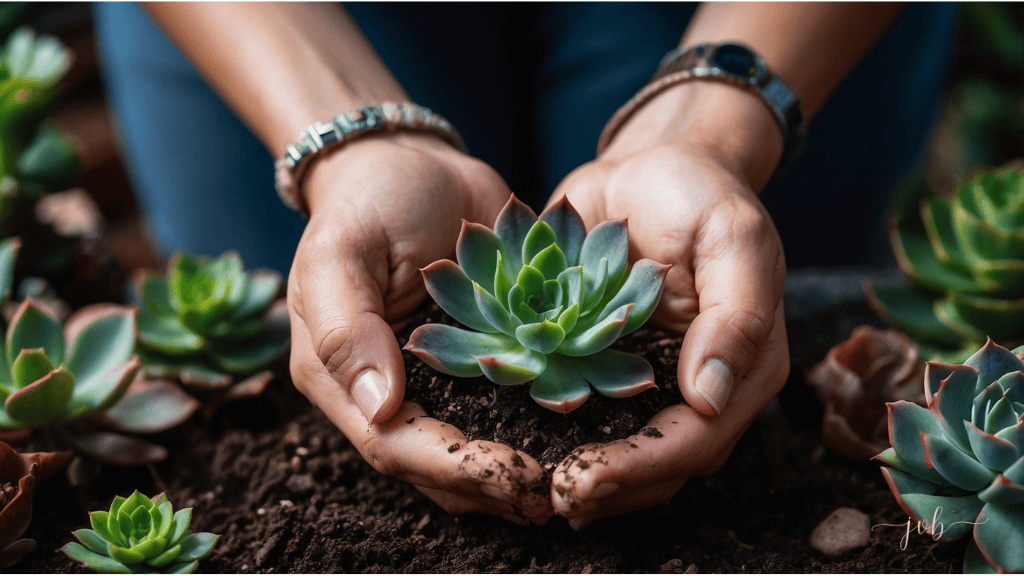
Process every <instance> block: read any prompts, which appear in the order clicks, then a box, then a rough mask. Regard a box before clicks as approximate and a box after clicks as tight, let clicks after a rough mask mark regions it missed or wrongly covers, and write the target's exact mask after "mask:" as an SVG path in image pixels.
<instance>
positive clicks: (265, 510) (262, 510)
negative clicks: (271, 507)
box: [256, 508, 267, 516]
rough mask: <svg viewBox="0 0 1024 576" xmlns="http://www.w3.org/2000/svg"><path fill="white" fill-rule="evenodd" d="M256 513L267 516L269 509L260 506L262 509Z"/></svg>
mask: <svg viewBox="0 0 1024 576" xmlns="http://www.w3.org/2000/svg"><path fill="white" fill-rule="evenodd" d="M256 515H257V516H266V515H267V509H266V508H260V509H258V510H256Z"/></svg>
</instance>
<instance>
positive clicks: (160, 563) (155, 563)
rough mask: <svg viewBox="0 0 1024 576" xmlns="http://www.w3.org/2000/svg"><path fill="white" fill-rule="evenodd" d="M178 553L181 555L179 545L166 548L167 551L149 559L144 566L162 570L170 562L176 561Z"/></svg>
mask: <svg viewBox="0 0 1024 576" xmlns="http://www.w3.org/2000/svg"><path fill="white" fill-rule="evenodd" d="M180 553H181V544H178V545H176V546H173V547H171V548H168V549H167V550H164V551H163V552H162V553H161V554H160V555H159V556H157V557H156V558H151V559H149V560H146V565H147V566H152V567H154V568H162V567H164V566H167V565H168V564H170V563H171V562H174V561H175V560H177V559H178V554H180Z"/></svg>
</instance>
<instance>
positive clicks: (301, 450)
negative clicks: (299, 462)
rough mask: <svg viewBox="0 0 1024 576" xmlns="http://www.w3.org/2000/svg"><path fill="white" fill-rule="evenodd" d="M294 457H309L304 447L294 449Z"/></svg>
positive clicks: (307, 450)
mask: <svg viewBox="0 0 1024 576" xmlns="http://www.w3.org/2000/svg"><path fill="white" fill-rule="evenodd" d="M295 455H296V456H309V448H306V447H305V446H299V447H298V448H296V449H295Z"/></svg>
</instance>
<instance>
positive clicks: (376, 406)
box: [352, 369, 388, 424]
mask: <svg viewBox="0 0 1024 576" xmlns="http://www.w3.org/2000/svg"><path fill="white" fill-rule="evenodd" d="M352 398H353V399H354V400H355V401H356V406H359V410H360V411H361V412H362V413H363V416H365V417H366V421H367V422H369V423H370V424H373V419H374V417H376V416H377V412H378V411H380V408H381V406H383V405H384V402H385V401H387V399H388V381H387V380H385V379H384V376H383V375H382V374H381V373H380V372H377V371H376V370H372V369H371V370H366V371H364V372H363V373H362V374H360V375H359V376H356V380H355V382H353V383H352Z"/></svg>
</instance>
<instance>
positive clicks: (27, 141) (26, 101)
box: [0, 27, 80, 197]
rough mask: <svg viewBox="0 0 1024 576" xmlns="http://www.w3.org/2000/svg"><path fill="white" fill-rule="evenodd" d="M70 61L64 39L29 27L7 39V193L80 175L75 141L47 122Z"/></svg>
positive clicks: (2, 172) (1, 90)
mask: <svg viewBox="0 0 1024 576" xmlns="http://www.w3.org/2000/svg"><path fill="white" fill-rule="evenodd" d="M71 60H72V56H71V52H70V51H69V50H68V49H67V48H65V47H64V45H62V44H61V43H60V41H59V40H57V39H56V38H54V37H52V36H37V35H36V34H35V32H33V31H32V30H31V29H30V28H27V27H21V28H19V29H17V30H15V31H14V32H13V33H12V34H11V36H10V37H9V38H8V39H7V43H6V45H5V46H4V51H3V55H2V59H0V64H2V65H0V177H2V179H0V187H2V188H3V189H4V190H6V192H7V195H8V196H9V195H11V194H15V193H21V194H26V195H27V196H30V197H31V196H38V195H39V194H41V193H43V192H50V191H54V190H59V189H62V188H64V187H67V186H68V185H70V183H71V182H72V181H73V179H74V177H75V176H77V174H78V171H79V168H80V164H79V159H78V153H77V151H76V149H75V147H74V145H73V144H71V142H70V140H69V139H68V137H67V136H65V135H64V134H62V133H60V132H59V131H57V130H55V129H53V128H51V127H48V126H46V125H44V124H43V123H42V120H43V117H44V116H45V115H46V113H47V112H48V111H49V108H50V105H51V104H52V103H53V100H54V98H55V97H56V96H57V83H58V82H59V81H60V79H61V78H63V77H64V74H65V73H67V71H68V69H69V68H70V66H71ZM5 181H6V182H5Z"/></svg>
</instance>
